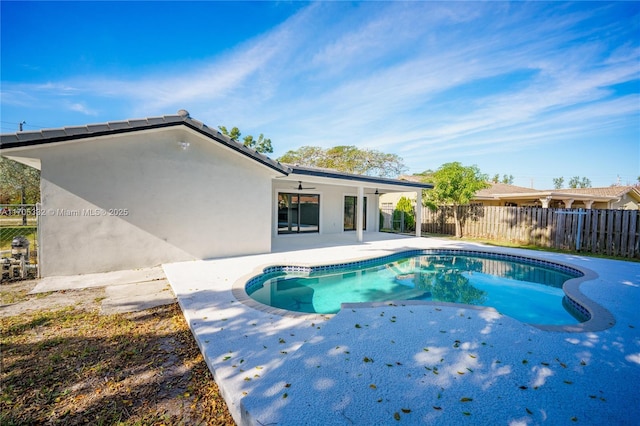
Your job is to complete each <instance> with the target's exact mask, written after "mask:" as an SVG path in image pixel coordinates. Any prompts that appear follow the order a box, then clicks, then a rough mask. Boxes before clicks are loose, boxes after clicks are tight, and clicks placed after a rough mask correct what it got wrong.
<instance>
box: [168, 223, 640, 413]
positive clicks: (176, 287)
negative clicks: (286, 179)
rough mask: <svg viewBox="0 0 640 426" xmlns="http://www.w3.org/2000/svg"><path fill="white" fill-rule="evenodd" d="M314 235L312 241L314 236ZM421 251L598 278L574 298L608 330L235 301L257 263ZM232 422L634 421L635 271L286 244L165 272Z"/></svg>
mask: <svg viewBox="0 0 640 426" xmlns="http://www.w3.org/2000/svg"><path fill="white" fill-rule="evenodd" d="M314 237H315V238H314ZM424 248H463V249H476V250H482V251H495V252H501V253H512V254H513V253H516V254H521V255H530V256H531V257H535V258H542V259H546V260H550V261H556V262H561V263H569V264H574V265H576V266H579V267H582V268H587V269H590V270H592V271H594V272H595V273H596V275H595V278H594V279H591V280H589V281H586V282H584V283H583V284H582V285H581V287H580V290H581V292H582V293H584V294H585V295H586V296H587V297H589V298H591V299H593V300H595V301H597V302H598V303H599V304H600V305H602V306H603V307H605V308H606V309H608V310H609V311H610V312H611V313H612V314H613V316H614V318H615V324H614V325H613V326H612V327H610V328H608V329H606V330H604V331H598V332H582V333H562V332H549V331H543V330H540V329H538V328H534V327H532V326H529V325H526V324H523V323H520V322H518V321H516V320H513V319H511V318H509V317H505V316H502V315H500V314H498V313H497V312H496V311H495V310H493V309H482V308H473V307H469V306H457V305H443V304H433V303H417V304H416V303H409V302H401V303H396V304H393V305H391V304H389V303H383V304H369V305H350V306H346V307H344V308H343V309H342V310H341V311H340V312H339V313H338V314H336V315H335V316H328V315H317V314H313V315H306V316H281V315H278V314H275V313H273V312H269V311H263V310H257V309H254V308H252V307H251V306H249V304H247V303H243V302H242V301H241V300H239V298H236V297H235V296H234V292H233V289H234V286H235V287H236V288H237V287H238V286H241V285H242V283H244V282H246V281H247V279H248V278H250V277H251V276H254V275H257V274H258V273H260V271H261V270H262V268H264V267H265V266H267V265H274V264H280V265H282V264H303V265H310V264H323V263H335V262H344V261H348V260H357V259H361V258H371V257H379V256H383V255H387V254H391V253H394V252H398V251H403V250H409V249H424ZM163 268H164V270H165V273H166V275H167V278H168V279H169V281H170V283H171V285H172V288H173V291H174V293H175V294H176V296H177V298H178V301H179V303H180V305H181V307H182V309H183V312H184V314H185V317H186V319H187V321H188V323H189V325H190V327H191V329H192V331H193V334H194V337H195V339H196V341H197V343H198V345H199V347H200V348H201V351H202V353H203V354H204V357H205V359H206V361H207V364H208V365H209V368H210V369H211V371H212V372H213V375H214V378H215V380H216V382H217V383H218V385H219V387H220V390H221V392H222V394H223V396H224V398H225V399H226V401H227V403H228V405H229V409H230V410H231V413H232V415H233V417H234V419H235V420H236V421H237V422H238V423H239V424H243V425H244V424H247V425H258V424H279V425H288V424H291V425H301V424H308V425H315V424H322V425H332V424H335V425H343V424H344V425H346V424H396V423H398V422H399V423H405V424H418V423H419V424H435V423H438V424H465V423H467V424H513V425H516V424H521V425H528V424H541V423H548V424H575V422H577V423H578V424H580V423H582V424H634V423H635V422H637V419H638V418H639V416H640V393H639V392H638V388H637V383H638V382H639V380H640V333H639V330H640V310H639V309H638V308H639V307H640V264H639V263H633V262H623V261H615V260H603V259H595V258H589V257H582V256H575V255H563V254H557V253H547V252H538V251H528V250H516V249H505V248H496V247H489V246H483V245H479V244H470V243H462V242H457V241H452V240H444V239H437V238H415V237H404V236H398V235H393V234H382V233H372V234H367V233H365V242H364V243H356V242H355V234H342V235H340V236H319V235H315V236H287V237H285V238H276V239H274V244H273V253H270V254H263V255H255V256H245V257H237V258H227V259H216V260H209V261H193V262H182V263H174V264H168V265H163Z"/></svg>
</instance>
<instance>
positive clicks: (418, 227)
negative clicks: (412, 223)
mask: <svg viewBox="0 0 640 426" xmlns="http://www.w3.org/2000/svg"><path fill="white" fill-rule="evenodd" d="M421 236H422V189H418V190H417V191H416V237H421Z"/></svg>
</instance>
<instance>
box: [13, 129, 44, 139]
mask: <svg viewBox="0 0 640 426" xmlns="http://www.w3.org/2000/svg"><path fill="white" fill-rule="evenodd" d="M16 136H17V137H18V140H19V141H33V140H37V139H42V132H40V131H39V130H38V131H34V132H19V133H16Z"/></svg>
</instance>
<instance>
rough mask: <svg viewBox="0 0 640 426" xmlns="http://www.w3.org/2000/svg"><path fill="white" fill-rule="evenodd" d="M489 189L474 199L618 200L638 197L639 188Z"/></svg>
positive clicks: (499, 185) (496, 185) (493, 185)
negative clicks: (573, 197)
mask: <svg viewBox="0 0 640 426" xmlns="http://www.w3.org/2000/svg"><path fill="white" fill-rule="evenodd" d="M490 185H491V186H490V187H489V188H485V189H483V190H480V191H478V192H477V193H476V196H475V198H476V199H496V198H513V197H533V198H535V197H546V196H553V197H554V198H559V197H571V196H576V197H578V198H580V199H582V198H585V197H587V198H596V199H601V200H606V199H610V200H613V199H615V198H619V197H621V196H623V195H624V194H626V193H628V192H634V193H636V194H637V195H638V196H640V191H639V190H638V189H639V188H637V187H634V186H608V187H603V188H562V189H545V190H539V189H533V188H524V187H521V186H515V185H508V184H505V183H491V184H490Z"/></svg>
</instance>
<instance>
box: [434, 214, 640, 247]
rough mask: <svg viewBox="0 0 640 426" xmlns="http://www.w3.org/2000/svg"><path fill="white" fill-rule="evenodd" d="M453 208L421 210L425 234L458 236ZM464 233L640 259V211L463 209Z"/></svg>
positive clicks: (499, 239) (484, 237) (519, 242)
mask: <svg viewBox="0 0 640 426" xmlns="http://www.w3.org/2000/svg"><path fill="white" fill-rule="evenodd" d="M453 208H454V207H452V206H448V207H439V208H438V209H437V210H435V211H433V210H430V209H428V208H424V209H423V210H422V212H423V213H422V232H424V233H437V234H445V235H455V223H454V220H453ZM456 208H457V209H458V215H459V216H460V217H461V218H462V234H463V236H465V237H469V238H480V239H488V240H495V241H508V242H514V243H518V244H526V245H534V246H538V247H543V248H553V249H560V250H578V251H582V252H587V253H595V254H603V255H608V256H616V257H624V258H640V212H639V211H638V210H603V209H591V210H583V209H544V208H535V207H488V206H458V207H456Z"/></svg>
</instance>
